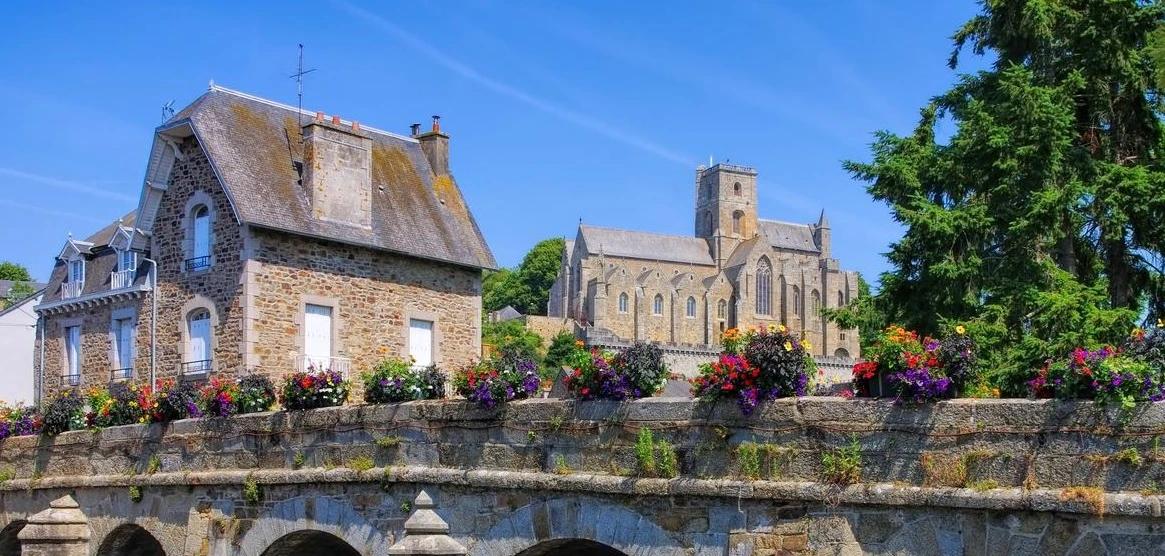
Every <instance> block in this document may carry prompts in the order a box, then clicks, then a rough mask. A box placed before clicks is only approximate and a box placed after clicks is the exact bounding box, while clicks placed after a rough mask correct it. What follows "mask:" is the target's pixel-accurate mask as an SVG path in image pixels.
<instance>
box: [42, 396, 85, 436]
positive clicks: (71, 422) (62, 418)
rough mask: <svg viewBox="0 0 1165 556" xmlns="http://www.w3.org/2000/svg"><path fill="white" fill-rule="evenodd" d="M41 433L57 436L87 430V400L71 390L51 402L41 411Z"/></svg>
mask: <svg viewBox="0 0 1165 556" xmlns="http://www.w3.org/2000/svg"><path fill="white" fill-rule="evenodd" d="M40 414H41V427H40V433H41V434H43V435H45V436H56V435H58V434H61V433H62V432H68V431H71V430H81V429H83V428H85V398H83V397H82V396H81V393H80V392H78V391H77V390H76V389H69V390H65V391H63V392H61V393H60V394H57V396H56V397H54V398H53V399H51V400H49V402H48V403H46V404H45V406H44V409H42V410H41V412H40Z"/></svg>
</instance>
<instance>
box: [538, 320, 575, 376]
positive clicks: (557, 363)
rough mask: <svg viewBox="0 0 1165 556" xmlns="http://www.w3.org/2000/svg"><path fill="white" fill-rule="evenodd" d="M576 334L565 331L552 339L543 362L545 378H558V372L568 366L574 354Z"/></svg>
mask: <svg viewBox="0 0 1165 556" xmlns="http://www.w3.org/2000/svg"><path fill="white" fill-rule="evenodd" d="M574 342H575V338H574V334H571V333H570V332H567V331H565V330H563V331H562V332H559V333H558V334H555V335H554V337H553V338H551V339H550V347H548V348H546V357H545V358H544V359H543V360H542V367H543V369H544V370H543V373H542V374H543V377H544V378H549V379H556V378H558V372H559V370H560V369H562V366H563V365H566V364H567V361H569V360H570V356H571V354H572V353H574Z"/></svg>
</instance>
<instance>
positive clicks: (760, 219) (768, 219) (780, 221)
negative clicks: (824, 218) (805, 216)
mask: <svg viewBox="0 0 1165 556" xmlns="http://www.w3.org/2000/svg"><path fill="white" fill-rule="evenodd" d="M756 221H757V222H774V223H777V224H788V225H790V226H804V227H806V228H811V227H813V224H803V223H801V222H789V221H788V220H776V219H774V218H757V219H756Z"/></svg>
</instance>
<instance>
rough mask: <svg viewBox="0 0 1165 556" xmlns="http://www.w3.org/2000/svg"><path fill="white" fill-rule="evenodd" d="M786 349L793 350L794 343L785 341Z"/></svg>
mask: <svg viewBox="0 0 1165 556" xmlns="http://www.w3.org/2000/svg"><path fill="white" fill-rule="evenodd" d="M785 351H793V344H791V343H789V342H785Z"/></svg>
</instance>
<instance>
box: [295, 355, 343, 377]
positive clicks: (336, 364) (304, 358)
mask: <svg viewBox="0 0 1165 556" xmlns="http://www.w3.org/2000/svg"><path fill="white" fill-rule="evenodd" d="M351 367H352V361H351V360H350V359H348V358H347V357H323V356H319V355H300V356H298V357H296V358H295V370H296V371H297V372H301V373H306V372H312V373H318V372H320V371H335V372H338V373H340V374H341V375H342V376H343V377H344V378H348V370H349V369H350V368H351Z"/></svg>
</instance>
